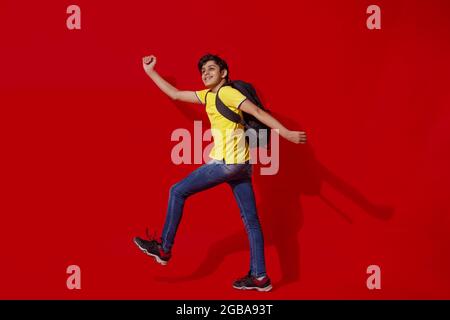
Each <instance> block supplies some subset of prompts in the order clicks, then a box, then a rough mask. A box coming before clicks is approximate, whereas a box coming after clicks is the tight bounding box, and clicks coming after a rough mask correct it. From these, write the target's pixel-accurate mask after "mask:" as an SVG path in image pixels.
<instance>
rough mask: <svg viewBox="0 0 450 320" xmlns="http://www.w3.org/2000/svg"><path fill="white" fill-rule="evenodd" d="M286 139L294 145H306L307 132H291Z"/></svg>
mask: <svg viewBox="0 0 450 320" xmlns="http://www.w3.org/2000/svg"><path fill="white" fill-rule="evenodd" d="M285 138H286V139H287V140H289V141H291V142H293V143H306V132H304V131H289V132H288V133H287V135H286V136H285Z"/></svg>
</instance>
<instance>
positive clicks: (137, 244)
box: [133, 239, 167, 266]
mask: <svg viewBox="0 0 450 320" xmlns="http://www.w3.org/2000/svg"><path fill="white" fill-rule="evenodd" d="M133 242H134V244H136V246H137V247H138V248H139V249H141V251H142V252H143V253H145V254H146V255H148V256H150V257H153V258H155V260H156V262H158V263H159V264H160V265H163V266H165V265H167V261H164V260H162V259H161V258H160V257H158V256H157V255H156V254H153V253H151V252H148V251H147V249H145V248H143V247H141V246H140V245H139V243H138V242H137V241H136V239H133Z"/></svg>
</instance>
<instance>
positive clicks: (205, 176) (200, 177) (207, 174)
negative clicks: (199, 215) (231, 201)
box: [162, 163, 233, 252]
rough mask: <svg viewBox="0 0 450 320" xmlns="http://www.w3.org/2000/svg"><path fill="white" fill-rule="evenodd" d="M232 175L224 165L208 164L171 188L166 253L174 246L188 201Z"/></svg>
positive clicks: (164, 233)
mask: <svg viewBox="0 0 450 320" xmlns="http://www.w3.org/2000/svg"><path fill="white" fill-rule="evenodd" d="M232 175H233V172H232V171H230V170H227V168H226V167H225V166H224V165H222V164H218V163H208V164H204V165H203V166H201V167H199V168H198V169H196V170H195V171H193V172H192V173H191V174H189V175H188V176H187V177H186V178H184V179H183V180H181V181H180V182H178V183H176V184H174V185H173V186H172V187H171V188H170V194H169V203H168V207H167V215H166V221H165V223H164V229H163V233H162V244H163V249H164V251H166V252H168V251H170V249H171V248H172V246H173V243H174V239H175V235H176V232H177V229H178V225H179V224H180V221H181V217H182V214H183V208H184V202H185V201H186V199H187V198H188V197H189V196H191V195H193V194H195V193H198V192H200V191H203V190H206V189H209V188H212V187H214V186H217V185H218V184H221V183H223V182H225V181H227V180H229V179H230V177H231V176H232Z"/></svg>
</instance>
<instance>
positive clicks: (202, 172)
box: [162, 160, 266, 277]
mask: <svg viewBox="0 0 450 320" xmlns="http://www.w3.org/2000/svg"><path fill="white" fill-rule="evenodd" d="M251 175H252V165H251V164H249V163H242V164H225V163H224V162H223V161H220V160H212V161H210V162H208V163H207V164H204V165H202V166H201V167H199V168H198V169H196V170H195V171H193V172H192V173H191V174H189V175H188V176H187V177H186V178H185V179H183V180H181V181H180V182H178V183H176V184H174V185H173V186H172V187H171V188H170V196H169V204H168V208H167V215H166V221H165V224H164V230H163V233H162V246H163V250H165V251H169V250H170V249H171V248H172V246H173V243H174V239H175V234H176V232H177V229H178V225H179V223H180V221H181V216H182V214H183V207H184V202H185V201H186V199H187V198H188V197H189V196H191V195H193V194H195V193H197V192H200V191H203V190H206V189H209V188H212V187H214V186H217V185H219V184H221V183H223V182H227V183H228V184H229V185H230V186H231V189H232V190H233V194H234V197H235V199H236V201H237V204H238V205H239V209H240V212H241V218H242V220H243V222H244V226H245V230H246V231H247V236H248V238H249V242H250V272H251V274H252V275H253V276H256V277H261V276H265V275H266V266H265V259H264V239H263V235H262V231H261V225H260V223H259V219H258V213H257V211H256V203H255V196H254V193H253V187H252V181H251Z"/></svg>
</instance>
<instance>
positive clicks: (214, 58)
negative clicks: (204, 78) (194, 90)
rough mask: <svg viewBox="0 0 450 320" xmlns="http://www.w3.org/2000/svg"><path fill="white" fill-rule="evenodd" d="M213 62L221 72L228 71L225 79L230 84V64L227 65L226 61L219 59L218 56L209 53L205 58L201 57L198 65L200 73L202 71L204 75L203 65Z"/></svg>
mask: <svg viewBox="0 0 450 320" xmlns="http://www.w3.org/2000/svg"><path fill="white" fill-rule="evenodd" d="M211 60H212V61H214V62H215V63H216V64H217V65H218V66H219V70H220V71H222V70H227V76H226V77H225V81H226V82H228V77H229V74H230V70H228V64H227V63H226V61H225V60H223V59H222V58H221V57H219V56H217V55H214V54H210V53H207V54H205V55H204V56H203V57H201V58H200V60H198V65H197V66H198V71H200V73H202V67H203V65H204V64H205V63H207V62H208V61H211Z"/></svg>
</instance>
